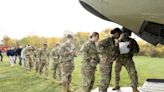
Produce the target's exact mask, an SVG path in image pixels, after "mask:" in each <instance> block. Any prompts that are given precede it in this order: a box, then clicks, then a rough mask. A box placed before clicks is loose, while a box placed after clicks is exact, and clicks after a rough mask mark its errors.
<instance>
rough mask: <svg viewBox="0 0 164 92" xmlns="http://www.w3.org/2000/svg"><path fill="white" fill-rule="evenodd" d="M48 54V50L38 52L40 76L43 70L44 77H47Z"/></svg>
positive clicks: (42, 49)
mask: <svg viewBox="0 0 164 92" xmlns="http://www.w3.org/2000/svg"><path fill="white" fill-rule="evenodd" d="M49 56H50V52H49V50H48V49H44V48H41V49H40V51H39V61H40V63H39V74H40V75H41V74H42V71H43V68H44V70H45V71H44V72H45V75H46V77H48V67H49V61H50V58H49Z"/></svg>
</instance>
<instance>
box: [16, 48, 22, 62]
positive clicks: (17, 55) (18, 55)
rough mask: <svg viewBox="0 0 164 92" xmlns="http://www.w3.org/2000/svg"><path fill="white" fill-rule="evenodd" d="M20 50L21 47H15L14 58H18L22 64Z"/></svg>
mask: <svg viewBox="0 0 164 92" xmlns="http://www.w3.org/2000/svg"><path fill="white" fill-rule="evenodd" d="M21 51H22V47H21V46H20V47H18V48H17V49H16V57H15V58H17V57H18V58H19V65H22V62H21V61H22V57H21Z"/></svg>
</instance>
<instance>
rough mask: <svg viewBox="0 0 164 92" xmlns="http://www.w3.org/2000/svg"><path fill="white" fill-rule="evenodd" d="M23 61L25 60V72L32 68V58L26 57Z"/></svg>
mask: <svg viewBox="0 0 164 92" xmlns="http://www.w3.org/2000/svg"><path fill="white" fill-rule="evenodd" d="M25 60H26V69H27V70H31V69H32V67H33V59H32V56H30V55H28V56H26V57H25Z"/></svg>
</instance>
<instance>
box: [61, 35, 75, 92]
mask: <svg viewBox="0 0 164 92" xmlns="http://www.w3.org/2000/svg"><path fill="white" fill-rule="evenodd" d="M73 41H74V39H73V36H72V35H68V36H67V41H66V42H64V43H63V44H62V45H61V46H60V49H59V55H60V64H61V72H62V83H63V87H64V88H63V91H64V92H70V87H69V85H70V83H71V80H72V72H73V70H74V57H75V56H76V51H75V46H74V44H73Z"/></svg>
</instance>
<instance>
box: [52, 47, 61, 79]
mask: <svg viewBox="0 0 164 92" xmlns="http://www.w3.org/2000/svg"><path fill="white" fill-rule="evenodd" d="M50 56H51V58H52V61H53V62H52V65H53V78H54V79H56V71H57V70H58V72H59V78H60V79H61V69H60V64H59V47H56V48H53V49H52V50H51V55H50Z"/></svg>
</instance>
